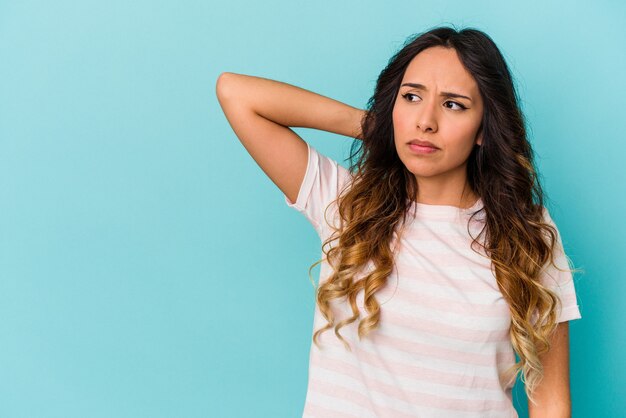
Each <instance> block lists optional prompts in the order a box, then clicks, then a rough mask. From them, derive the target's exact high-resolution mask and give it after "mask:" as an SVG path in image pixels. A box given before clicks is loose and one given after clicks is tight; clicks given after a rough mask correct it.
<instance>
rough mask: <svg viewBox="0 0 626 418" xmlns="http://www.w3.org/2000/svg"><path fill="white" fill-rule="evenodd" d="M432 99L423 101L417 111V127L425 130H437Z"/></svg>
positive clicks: (435, 111)
mask: <svg viewBox="0 0 626 418" xmlns="http://www.w3.org/2000/svg"><path fill="white" fill-rule="evenodd" d="M435 106H436V103H434V101H423V102H422V105H421V106H420V109H419V111H418V113H417V120H416V125H417V128H418V129H420V130H422V131H424V132H426V131H427V130H431V131H436V130H437V109H436V107H435Z"/></svg>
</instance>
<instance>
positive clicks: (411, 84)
mask: <svg viewBox="0 0 626 418" xmlns="http://www.w3.org/2000/svg"><path fill="white" fill-rule="evenodd" d="M404 86H408V87H414V88H416V89H421V90H424V91H428V89H427V88H426V86H425V85H423V84H419V83H404V84H403V85H401V86H400V87H404ZM441 96H443V97H458V98H463V99H467V100H469V101H470V102H471V101H472V99H470V98H469V97H467V96H463V95H462V94H458V93H451V92H449V91H442V92H441Z"/></svg>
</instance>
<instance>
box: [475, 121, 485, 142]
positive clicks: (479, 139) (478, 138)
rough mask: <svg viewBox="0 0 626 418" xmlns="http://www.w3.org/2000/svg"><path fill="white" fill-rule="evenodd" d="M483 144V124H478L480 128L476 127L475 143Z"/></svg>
mask: <svg viewBox="0 0 626 418" xmlns="http://www.w3.org/2000/svg"><path fill="white" fill-rule="evenodd" d="M482 144H483V125H482V124H481V125H480V128H478V134H476V145H479V146H480V145H482Z"/></svg>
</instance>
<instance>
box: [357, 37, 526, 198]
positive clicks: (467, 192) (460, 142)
mask: <svg viewBox="0 0 626 418" xmlns="http://www.w3.org/2000/svg"><path fill="white" fill-rule="evenodd" d="M405 83H415V84H421V85H423V87H421V88H418V87H413V86H407V85H404V84H405ZM442 93H454V94H460V95H462V96H467V97H469V98H470V99H471V100H470V99H465V98H460V97H444V96H441V94H442ZM406 94H408V96H405V95H406ZM452 102H454V103H452ZM462 107H466V108H467V109H463V108H462ZM368 110H369V112H368V114H367V117H366V119H365V121H364V131H366V132H364V138H363V141H359V143H355V146H358V147H360V148H362V150H363V154H364V156H366V157H367V158H368V159H370V160H371V162H370V165H377V164H381V165H383V166H388V167H391V166H393V167H394V168H395V170H399V169H402V171H403V174H404V176H403V177H404V178H405V182H406V188H407V195H406V196H405V197H406V198H409V199H411V200H415V199H416V198H417V196H418V195H419V194H420V193H419V186H420V183H423V187H424V189H426V188H427V187H428V186H430V185H432V184H434V185H437V186H438V187H439V188H440V187H441V184H446V185H447V186H446V187H448V188H449V190H450V192H452V193H454V192H455V191H456V190H458V191H459V196H458V197H459V199H458V200H459V201H464V202H467V201H468V200H469V202H472V201H473V200H474V199H472V198H471V197H472V195H477V196H480V197H484V195H485V194H486V193H488V192H489V190H487V188H488V187H490V185H489V183H486V182H485V180H486V176H488V175H489V174H490V171H489V170H493V169H497V168H498V167H497V166H496V165H497V163H498V161H497V160H498V159H501V158H502V157H503V156H507V157H509V158H510V159H514V158H517V157H516V155H519V156H522V157H524V158H525V159H531V158H532V156H531V155H530V152H531V150H530V146H529V145H528V144H527V142H526V131H525V127H524V120H523V116H522V113H521V111H520V110H519V106H518V100H517V95H516V92H515V88H514V85H513V80H512V77H511V74H510V72H509V69H508V66H507V64H506V61H505V59H504V57H503V56H502V54H501V52H500V50H499V49H498V47H497V46H496V44H495V43H494V42H493V40H492V39H491V38H490V37H489V36H488V35H487V34H485V33H484V32H482V31H479V30H477V29H471V28H468V29H463V30H460V31H457V30H455V29H453V28H449V27H438V28H435V29H432V30H430V31H427V32H424V33H421V34H417V35H415V36H412V37H410V38H409V39H408V40H407V41H406V42H405V44H404V46H403V47H402V48H401V49H400V51H398V52H397V53H396V54H394V56H393V57H391V59H390V60H389V62H388V64H387V66H386V68H385V69H384V70H383V71H382V72H381V74H380V76H379V77H378V81H377V85H376V89H375V92H374V95H373V96H372V97H371V99H370V101H369V103H368ZM368 133H371V134H372V135H368ZM370 139H371V140H373V141H371V140H370ZM412 140H424V141H430V142H432V143H434V145H435V146H437V147H439V148H440V149H439V150H437V151H435V152H433V153H430V154H416V153H415V152H411V147H410V146H409V145H407V144H408V142H410V141H412ZM483 145H484V146H483ZM352 155H355V151H354V149H353V153H352ZM361 162H362V163H363V162H364V161H361ZM381 169H382V168H381ZM485 170H488V171H487V172H486V171H485ZM420 180H424V181H423V182H422V181H420ZM424 191H425V192H429V191H428V190H424ZM461 194H462V195H463V196H461ZM465 196H467V197H468V198H469V199H468V200H465ZM527 197H528V196H527ZM448 200H450V199H448Z"/></svg>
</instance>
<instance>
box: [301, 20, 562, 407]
mask: <svg viewBox="0 0 626 418" xmlns="http://www.w3.org/2000/svg"><path fill="white" fill-rule="evenodd" d="M435 46H441V47H445V48H453V49H454V50H456V52H457V54H458V57H459V59H460V60H461V62H462V63H463V65H464V66H465V68H466V69H467V70H468V71H469V72H470V73H471V75H472V76H473V78H474V79H475V81H476V83H477V84H478V89H479V91H480V94H481V97H482V99H483V103H484V113H483V116H482V122H481V126H480V128H479V130H480V129H482V131H483V139H482V144H481V145H480V146H479V145H475V146H474V149H473V150H472V151H471V154H470V156H469V160H468V164H467V178H468V181H469V184H470V185H471V187H472V189H473V191H474V192H475V193H476V194H477V195H478V196H480V198H481V199H482V201H483V207H482V209H480V210H478V211H476V212H474V213H472V215H471V218H470V220H471V219H473V218H474V216H475V215H477V214H478V213H479V212H483V213H482V214H483V215H484V217H483V218H484V226H483V228H482V230H481V232H480V234H479V235H478V237H472V238H473V241H472V243H471V246H472V248H473V247H474V244H479V245H482V246H483V247H482V248H483V249H484V250H485V252H486V254H488V255H489V257H490V258H491V261H492V266H493V269H494V270H495V276H496V280H497V283H498V287H499V289H500V291H501V292H502V295H503V296H504V298H505V299H506V301H507V302H508V305H509V308H510V313H511V327H510V338H511V342H512V346H513V348H514V350H515V352H516V353H517V354H518V356H519V357H520V362H519V363H515V365H514V366H512V367H511V368H510V369H509V370H508V375H509V376H510V377H511V379H512V378H513V377H515V376H517V374H518V372H519V370H520V369H521V370H522V381H523V382H524V383H525V386H526V393H527V396H528V398H529V399H531V400H532V401H533V402H534V400H533V399H532V392H533V390H534V389H535V387H536V386H537V384H538V383H539V381H540V380H541V379H542V377H543V368H542V365H541V362H540V356H541V355H542V354H543V353H544V352H546V351H548V350H549V348H550V343H549V338H550V336H551V335H552V333H553V332H554V331H555V329H556V325H557V324H556V316H557V311H556V309H557V303H560V300H559V298H558V296H557V294H556V293H554V292H553V291H552V290H550V289H548V288H547V287H545V286H543V285H542V284H541V282H540V280H539V277H540V273H541V272H542V271H543V269H544V268H545V265H546V263H547V262H551V263H553V264H554V257H553V254H554V251H555V248H556V246H557V245H558V239H557V237H558V235H557V234H558V232H557V230H556V228H553V227H552V226H551V225H550V224H549V223H548V222H546V219H545V218H544V213H543V211H544V196H543V192H542V187H541V185H540V182H539V178H538V176H537V172H536V170H535V168H534V162H533V151H532V149H531V145H530V143H529V141H528V139H527V137H526V129H525V126H524V125H525V121H524V116H523V114H522V112H521V110H520V108H519V105H518V100H519V99H518V97H517V93H516V91H515V87H514V85H513V80H512V77H511V74H510V72H509V69H508V66H507V64H506V62H505V59H504V57H503V56H502V54H501V52H500V51H499V49H498V47H497V46H496V44H495V43H494V42H493V40H492V39H491V38H490V37H489V36H488V35H486V34H485V33H483V32H481V31H479V30H477V29H472V28H467V29H463V30H460V31H458V30H456V29H453V28H450V27H437V28H434V29H431V30H429V31H427V32H424V33H422V34H417V35H413V36H412V37H410V38H409V39H408V40H407V41H406V42H405V44H404V45H403V47H402V48H401V50H400V51H398V52H397V53H396V54H395V55H393V56H392V57H391V59H390V60H389V62H388V64H387V66H386V68H385V69H384V70H383V71H382V72H381V73H380V76H379V77H378V80H377V82H376V88H375V91H374V95H373V96H372V97H371V98H370V100H369V101H368V103H367V112H366V116H365V118H364V119H363V121H362V132H363V135H362V138H361V139H355V141H354V142H353V144H352V148H351V154H350V161H351V164H350V172H351V174H352V180H351V181H350V184H349V186H350V187H345V188H344V189H343V190H342V191H341V193H339V196H338V198H337V200H336V202H337V209H338V213H339V218H340V223H341V226H340V228H339V229H335V228H334V230H335V233H333V235H332V236H331V237H330V238H328V239H327V240H326V241H324V243H323V245H322V248H323V253H324V254H325V255H326V257H327V260H329V263H331V262H332V264H333V273H332V275H331V276H330V277H329V278H328V279H327V280H326V281H325V282H324V283H323V284H321V285H320V286H319V288H318V289H317V291H316V300H317V303H318V305H319V308H320V311H321V313H322V314H323V315H324V317H325V318H326V320H327V321H328V323H327V324H326V326H324V327H323V328H321V329H319V330H317V331H316V332H315V333H314V335H313V341H314V343H315V344H316V345H317V346H318V347H319V344H318V342H317V338H318V336H319V334H320V333H321V332H323V331H325V330H327V329H329V328H332V327H333V326H335V334H336V336H337V337H338V338H339V339H340V340H341V341H342V342H343V343H344V345H345V346H346V348H347V349H350V348H349V344H347V342H346V341H345V339H344V338H343V337H342V336H341V335H340V334H339V329H340V328H341V327H343V326H345V325H348V324H351V323H352V322H354V321H356V320H357V319H359V317H360V313H359V309H358V307H357V304H356V296H357V293H358V292H359V291H360V290H363V292H364V305H365V308H366V309H367V312H368V315H367V316H366V317H365V318H363V319H362V320H361V321H360V322H359V324H358V335H359V338H362V337H363V336H366V335H367V334H369V333H370V332H371V331H373V330H375V329H376V328H377V327H378V322H379V320H380V305H379V303H378V301H377V300H376V296H375V293H376V291H378V290H379V289H381V288H383V287H384V286H385V284H386V281H387V278H388V277H389V276H390V274H391V272H392V271H393V266H394V253H393V252H392V250H391V248H390V244H391V240H392V237H393V233H394V231H395V230H396V228H397V227H398V226H399V225H401V220H406V214H407V212H408V209H409V205H411V204H412V200H413V198H414V197H415V196H416V192H417V182H416V179H415V176H414V175H413V174H412V173H411V172H410V171H409V170H408V169H407V168H406V167H405V166H404V164H403V163H402V161H401V160H400V158H399V156H398V154H397V151H396V148H395V143H394V130H393V121H392V110H393V107H394V103H395V100H396V97H397V95H398V89H399V88H400V83H401V81H402V78H403V76H404V73H405V71H406V68H407V66H408V65H409V63H410V62H411V60H412V59H413V58H414V57H415V56H416V55H417V54H419V53H420V52H421V51H423V50H424V49H426V48H430V47H435ZM359 153H360V155H359V156H358V159H357V160H356V162H355V157H356V156H357V155H358V154H359ZM327 209H328V208H327ZM324 216H326V213H325V214H324ZM468 230H469V226H468ZM483 234H485V235H484V237H483V238H485V239H484V242H483V243H480V242H479V240H478V238H479V237H482V236H483ZM337 239H338V240H339V244H338V245H337V246H335V247H332V248H330V250H326V249H325V248H324V247H326V246H327V245H330V243H331V242H332V241H334V240H337ZM474 251H476V250H475V249H474ZM370 260H371V262H372V263H373V266H374V269H373V270H372V271H370V272H368V273H367V274H366V275H364V276H363V277H362V278H360V279H359V280H355V278H356V274H357V273H358V272H360V271H361V269H362V268H363V267H364V266H365V265H366V264H367V263H368V262H369V261H370ZM320 262H321V260H320V261H318V262H316V263H315V264H314V265H313V266H311V268H310V269H309V274H310V272H311V269H312V268H313V267H314V266H315V265H317V264H319V263H320ZM568 262H569V260H568ZM555 267H556V265H555ZM557 268H558V267H557ZM559 270H562V269H559ZM570 271H571V270H570ZM335 298H346V299H345V300H347V301H349V303H350V306H351V308H352V313H353V316H352V317H350V318H347V319H344V320H342V321H340V322H339V323H337V324H335V317H334V315H333V311H332V309H331V307H330V303H329V301H330V300H331V299H335ZM537 319H538V320H537ZM524 378H525V380H524ZM511 381H512V380H511Z"/></svg>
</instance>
